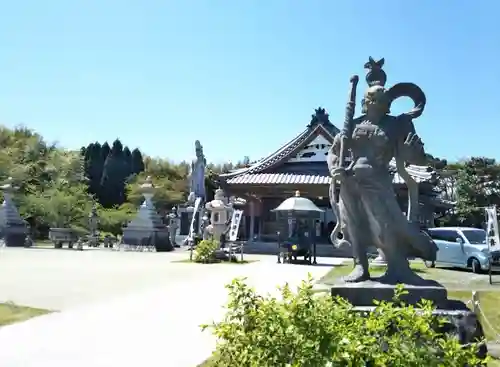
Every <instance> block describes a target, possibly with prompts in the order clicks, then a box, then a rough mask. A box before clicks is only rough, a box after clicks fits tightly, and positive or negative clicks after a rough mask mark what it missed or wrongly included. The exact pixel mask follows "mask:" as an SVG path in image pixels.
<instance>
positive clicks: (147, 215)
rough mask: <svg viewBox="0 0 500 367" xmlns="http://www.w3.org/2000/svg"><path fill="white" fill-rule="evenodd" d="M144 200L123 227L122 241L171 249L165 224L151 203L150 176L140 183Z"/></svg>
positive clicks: (159, 248)
mask: <svg viewBox="0 0 500 367" xmlns="http://www.w3.org/2000/svg"><path fill="white" fill-rule="evenodd" d="M141 189H142V192H143V195H144V199H145V200H144V202H143V203H142V205H141V206H140V207H139V212H138V213H137V216H136V217H135V219H133V220H132V221H131V222H130V223H129V224H128V225H127V227H125V228H124V229H123V243H124V244H126V245H132V246H154V247H155V248H156V251H157V252H167V251H172V250H173V249H174V246H173V245H172V243H171V242H170V238H169V232H168V228H167V226H166V225H165V224H164V223H163V221H162V219H161V217H160V216H159V215H158V213H157V212H156V209H155V207H154V204H153V200H152V199H153V193H154V187H153V184H152V182H151V177H148V178H147V179H146V182H145V183H144V184H143V185H141Z"/></svg>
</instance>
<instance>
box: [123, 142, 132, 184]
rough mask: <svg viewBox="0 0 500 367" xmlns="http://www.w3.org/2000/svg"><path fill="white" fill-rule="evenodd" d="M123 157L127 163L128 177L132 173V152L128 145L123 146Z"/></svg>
mask: <svg viewBox="0 0 500 367" xmlns="http://www.w3.org/2000/svg"><path fill="white" fill-rule="evenodd" d="M123 159H124V160H125V164H126V165H127V176H126V177H129V176H130V175H131V174H132V152H131V151H130V149H129V148H128V147H127V146H126V147H125V148H123Z"/></svg>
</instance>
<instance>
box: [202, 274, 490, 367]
mask: <svg viewBox="0 0 500 367" xmlns="http://www.w3.org/2000/svg"><path fill="white" fill-rule="evenodd" d="M312 285H313V283H312V279H311V278H310V277H309V279H308V281H304V282H303V283H302V285H301V286H300V287H299V288H298V290H297V293H293V292H291V290H290V289H289V287H288V286H285V287H283V288H281V296H282V298H280V299H278V298H274V297H271V296H266V297H262V296H259V295H257V294H256V293H255V291H254V290H253V289H251V288H249V287H248V286H247V285H246V284H245V283H244V280H242V279H235V280H234V281H233V282H232V283H231V284H230V285H228V286H227V288H228V289H229V303H228V305H227V313H226V316H225V317H224V319H223V320H222V321H221V322H217V323H214V324H212V325H203V326H202V328H203V329H205V328H207V327H208V328H211V329H212V331H213V333H214V335H215V336H216V337H217V340H218V343H217V348H216V351H215V352H214V357H213V358H214V359H215V361H216V362H214V365H215V366H219V367H224V366H227V367H229V366H241V367H247V366H248V367H280V366H283V367H284V366H289V367H299V366H301V367H325V366H330V367H333V366H339V367H346V366H351V367H358V366H359V367H366V366H371V367H382V366H391V367H399V366H405V367H407V366H414V367H422V366H426V367H432V366H436V367H437V366H442V367H445V366H465V365H470V366H476V365H481V364H482V363H485V361H479V359H478V358H477V357H476V355H475V352H476V350H477V347H478V346H477V344H474V345H469V346H467V347H463V346H461V345H460V344H459V342H458V341H457V340H456V339H455V338H453V337H451V336H448V335H443V334H439V333H437V332H436V331H435V330H434V328H433V327H432V326H433V325H434V324H435V323H436V321H438V322H445V321H444V320H441V319H440V320H436V317H435V316H434V315H433V314H432V312H433V306H432V304H431V303H430V302H428V301H423V302H422V304H421V305H419V307H418V309H417V308H415V307H412V306H405V305H404V304H401V303H400V302H398V301H397V300H398V299H399V298H400V297H401V294H403V290H402V288H400V289H398V291H397V292H396V293H397V294H396V295H395V302H394V303H390V302H382V303H377V304H376V308H375V310H374V311H373V312H370V313H368V314H367V315H361V314H360V313H359V312H353V310H352V306H351V305H350V304H349V303H347V302H346V301H344V300H342V299H332V297H331V296H327V295H325V294H318V293H315V292H314V291H313V288H312Z"/></svg>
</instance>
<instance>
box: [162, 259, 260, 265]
mask: <svg viewBox="0 0 500 367" xmlns="http://www.w3.org/2000/svg"><path fill="white" fill-rule="evenodd" d="M257 261H259V260H243V261H240V260H238V261H217V262H214V263H207V264H205V263H197V262H195V261H193V260H189V259H184V260H175V261H171V262H173V263H181V264H199V265H218V264H227V265H245V264H251V263H255V262H257Z"/></svg>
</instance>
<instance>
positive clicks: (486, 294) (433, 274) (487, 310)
mask: <svg viewBox="0 0 500 367" xmlns="http://www.w3.org/2000/svg"><path fill="white" fill-rule="evenodd" d="M410 264H411V268H412V269H413V270H415V272H416V273H418V274H419V275H420V276H421V277H422V278H426V279H434V280H436V281H438V282H440V283H442V284H443V285H444V286H445V287H446V288H447V289H448V298H450V299H457V300H460V301H463V302H467V301H469V300H470V299H471V298H472V291H473V290H475V289H480V290H479V291H478V292H477V294H478V296H479V304H480V305H481V308H482V310H483V312H484V314H485V315H486V317H487V318H488V320H489V321H490V323H491V324H492V325H493V326H494V327H495V328H496V329H500V307H498V304H500V288H498V287H492V286H489V285H488V284H487V283H486V282H485V281H484V280H483V281H481V282H480V281H477V280H476V281H471V282H468V281H467V278H470V277H471V276H473V274H472V273H469V272H464V271H459V270H450V269H443V268H432V269H429V268H426V267H425V265H424V263H423V262H422V261H412V262H411V263H410ZM351 269H352V262H347V263H345V264H342V265H338V266H335V267H334V268H332V269H331V270H330V271H329V272H328V273H327V274H326V275H325V276H324V277H323V278H321V279H320V280H319V281H318V283H323V284H327V285H328V284H334V283H336V282H338V280H339V278H341V277H342V276H344V275H347V274H349V272H350V271H351ZM384 271H385V267H381V266H372V267H370V274H371V275H372V276H379V275H381V274H383V272H384ZM460 279H463V280H464V281H463V282H460V281H459V280H460ZM457 280H458V282H457ZM480 318H482V316H480ZM481 323H482V325H483V329H484V332H485V334H486V338H487V339H488V340H490V341H495V340H496V335H497V334H496V333H495V331H493V330H491V328H490V327H489V326H488V324H487V323H486V322H485V321H484V320H481ZM499 367H500V366H499Z"/></svg>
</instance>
